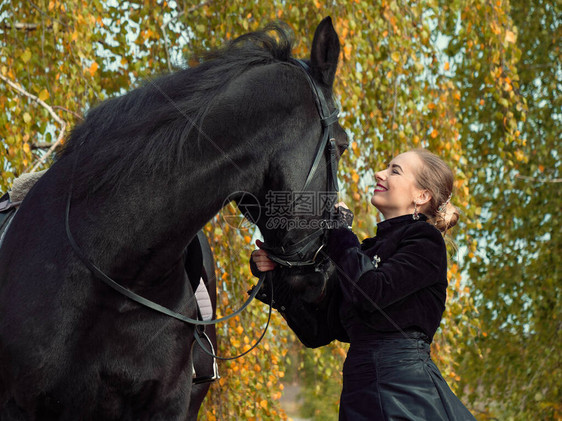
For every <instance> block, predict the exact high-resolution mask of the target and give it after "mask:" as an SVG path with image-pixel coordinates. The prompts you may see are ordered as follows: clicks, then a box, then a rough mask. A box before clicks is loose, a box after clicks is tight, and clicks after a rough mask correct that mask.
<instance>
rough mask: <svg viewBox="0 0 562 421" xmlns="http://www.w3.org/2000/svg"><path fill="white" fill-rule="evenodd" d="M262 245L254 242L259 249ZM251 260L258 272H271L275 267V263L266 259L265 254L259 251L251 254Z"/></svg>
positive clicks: (259, 242) (258, 241) (263, 251)
mask: <svg viewBox="0 0 562 421" xmlns="http://www.w3.org/2000/svg"><path fill="white" fill-rule="evenodd" d="M262 244H263V242H261V241H260V240H256V246H258V247H261V246H262ZM252 260H253V261H254V263H255V264H256V267H257V268H258V270H259V271H260V272H267V271H270V270H273V269H275V267H276V266H277V263H275V262H274V261H272V260H270V259H269V257H267V252H266V251H265V250H261V249H259V250H255V251H253V252H252Z"/></svg>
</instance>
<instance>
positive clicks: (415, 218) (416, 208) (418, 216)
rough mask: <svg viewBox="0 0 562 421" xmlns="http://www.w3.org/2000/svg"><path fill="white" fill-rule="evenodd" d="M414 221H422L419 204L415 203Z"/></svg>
mask: <svg viewBox="0 0 562 421" xmlns="http://www.w3.org/2000/svg"><path fill="white" fill-rule="evenodd" d="M412 219H413V220H414V221H417V220H418V219H420V215H419V213H418V204H417V202H414V214H413V215H412Z"/></svg>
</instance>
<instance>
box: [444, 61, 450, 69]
mask: <svg viewBox="0 0 562 421" xmlns="http://www.w3.org/2000/svg"><path fill="white" fill-rule="evenodd" d="M443 69H445V70H449V62H448V61H447V62H445V65H444V66H443Z"/></svg>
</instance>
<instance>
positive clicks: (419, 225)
mask: <svg viewBox="0 0 562 421" xmlns="http://www.w3.org/2000/svg"><path fill="white" fill-rule="evenodd" d="M426 219H427V218H426V217H425V216H424V215H420V219H419V220H417V221H415V220H413V219H412V215H403V216H399V217H396V218H391V219H388V220H386V221H383V222H381V223H379V224H378V227H377V235H376V236H375V237H373V238H368V239H366V240H365V241H363V243H362V244H361V246H360V247H351V248H347V249H346V250H345V251H343V252H341V253H340V254H339V255H335V256H333V257H334V259H335V261H336V263H337V264H338V266H339V268H340V271H339V284H340V288H341V290H342V292H343V299H342V304H341V306H340V318H341V322H342V324H343V326H344V328H345V330H346V331H347V333H348V335H349V337H350V339H351V342H353V341H354V340H361V339H362V338H364V337H369V336H373V334H375V333H378V332H397V331H399V329H402V330H418V331H421V332H423V333H425V334H426V335H427V336H428V337H429V338H433V335H434V334H435V331H436V330H437V328H438V327H439V323H440V322H441V316H442V315H443V311H444V310H445V299H446V295H447V251H446V247H445V242H444V241H443V236H442V235H441V233H440V232H439V230H437V229H436V228H435V227H433V226H432V225H430V224H428V223H427V222H425V220H426ZM338 234H339V235H341V236H342V238H341V240H340V241H342V242H346V241H349V240H346V239H344V238H345V237H349V236H351V235H353V234H350V232H349V231H348V232H343V231H341V230H339V232H338ZM375 336H376V335H375Z"/></svg>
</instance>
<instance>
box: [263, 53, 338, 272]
mask: <svg viewBox="0 0 562 421" xmlns="http://www.w3.org/2000/svg"><path fill="white" fill-rule="evenodd" d="M293 61H294V63H296V64H297V65H299V66H300V68H301V69H302V70H303V73H304V74H305V75H306V80H307V81H308V84H309V85H310V88H311V89H312V92H313V93H314V101H315V103H316V109H317V110H318V114H319V115H320V122H321V123H322V138H321V140H320V143H319V144H318V146H317V148H316V153H315V155H314V161H313V162H312V166H311V167H310V170H309V172H308V176H307V177H306V181H305V183H304V187H303V188H302V190H301V192H305V191H306V190H307V189H308V187H309V186H310V183H311V182H312V179H313V178H314V175H315V174H316V171H317V170H318V166H319V165H320V162H321V161H322V155H324V154H325V155H326V163H327V168H329V175H328V177H327V191H328V192H329V193H333V194H337V192H338V190H339V188H338V174H337V170H338V167H337V149H336V148H337V146H336V140H335V138H334V130H333V129H334V125H335V124H336V123H337V121H338V114H339V110H338V109H337V108H336V109H335V110H334V111H333V112H330V108H329V106H328V101H327V100H326V97H325V96H324V93H323V92H322V89H321V88H320V87H319V86H318V85H317V84H316V82H315V81H314V79H312V77H311V76H310V73H309V71H310V68H309V66H308V65H307V64H306V63H305V62H304V61H302V60H293ZM292 204H294V201H293V203H292ZM323 213H324V215H323V218H322V219H321V220H320V221H318V222H319V223H320V225H321V226H320V227H319V228H317V229H316V230H315V231H313V232H312V233H311V234H309V235H307V236H306V237H305V238H303V239H302V240H300V241H298V242H297V243H293V244H288V245H287V244H283V241H281V245H280V246H278V247H273V246H269V245H267V244H264V245H262V246H261V248H262V249H264V250H265V251H266V252H267V254H268V257H269V258H270V259H271V260H273V261H274V262H276V263H278V264H280V265H281V266H284V267H289V268H297V267H301V268H302V267H311V266H312V267H314V268H315V269H317V268H318V266H319V265H320V264H321V261H319V260H318V259H317V258H318V256H319V254H320V250H322V248H324V247H325V245H326V242H327V233H328V231H329V229H331V228H334V227H335V225H336V224H335V223H336V218H335V209H334V208H331V209H330V208H328V209H326V208H325V209H324V211H323ZM318 239H320V245H318V241H317V240H318Z"/></svg>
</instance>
